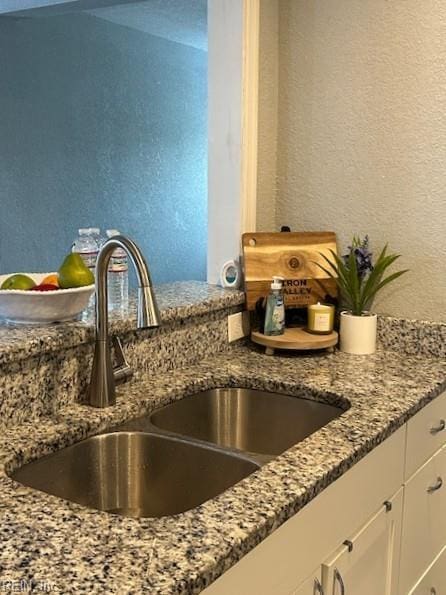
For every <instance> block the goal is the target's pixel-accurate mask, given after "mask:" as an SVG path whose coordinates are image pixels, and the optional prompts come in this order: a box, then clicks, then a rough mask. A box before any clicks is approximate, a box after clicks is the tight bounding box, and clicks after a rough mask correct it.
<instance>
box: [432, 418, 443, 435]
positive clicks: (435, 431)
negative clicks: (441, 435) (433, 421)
mask: <svg viewBox="0 0 446 595" xmlns="http://www.w3.org/2000/svg"><path fill="white" fill-rule="evenodd" d="M445 428H446V421H445V420H444V419H441V420H440V423H439V424H438V426H434V427H433V428H431V434H434V435H435V434H438V432H442V431H443V430H444V429H445Z"/></svg>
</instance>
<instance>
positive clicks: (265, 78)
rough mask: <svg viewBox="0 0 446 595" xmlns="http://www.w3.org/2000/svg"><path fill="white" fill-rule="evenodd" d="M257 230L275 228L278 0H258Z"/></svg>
mask: <svg viewBox="0 0 446 595" xmlns="http://www.w3.org/2000/svg"><path fill="white" fill-rule="evenodd" d="M259 54H260V55H259V68H260V73H259V137H258V146H259V149H258V164H257V172H258V173H257V188H258V191H257V229H258V230H259V231H275V230H276V195H277V132H278V115H279V103H278V101H279V10H278V0H261V2H260V47H259Z"/></svg>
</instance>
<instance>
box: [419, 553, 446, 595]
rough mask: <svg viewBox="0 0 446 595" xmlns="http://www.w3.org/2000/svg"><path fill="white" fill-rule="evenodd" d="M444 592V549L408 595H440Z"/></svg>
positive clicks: (445, 564) (445, 554) (445, 555)
mask: <svg viewBox="0 0 446 595" xmlns="http://www.w3.org/2000/svg"><path fill="white" fill-rule="evenodd" d="M445 592H446V547H445V548H444V549H443V551H442V552H441V554H440V555H439V556H438V558H437V559H436V560H435V562H434V563H433V564H432V566H431V567H430V568H429V570H428V571H427V572H426V574H425V575H424V576H423V578H422V579H421V580H420V582H419V583H418V584H417V585H416V587H415V588H414V589H413V590H412V591H411V592H410V595H442V594H443V593H445Z"/></svg>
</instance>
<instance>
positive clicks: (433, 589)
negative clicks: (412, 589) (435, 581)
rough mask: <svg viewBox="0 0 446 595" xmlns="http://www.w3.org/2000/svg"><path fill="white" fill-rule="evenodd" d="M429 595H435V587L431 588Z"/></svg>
mask: <svg viewBox="0 0 446 595" xmlns="http://www.w3.org/2000/svg"><path fill="white" fill-rule="evenodd" d="M431 595H437V589H436V588H435V587H431Z"/></svg>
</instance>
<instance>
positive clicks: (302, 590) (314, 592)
mask: <svg viewBox="0 0 446 595" xmlns="http://www.w3.org/2000/svg"><path fill="white" fill-rule="evenodd" d="M292 595H325V594H324V591H323V590H322V579H321V569H320V567H319V568H317V569H316V570H315V571H314V572H312V573H311V576H310V577H309V578H308V579H307V580H306V581H305V582H304V583H302V585H301V586H300V587H299V588H298V589H297V591H293V594H292Z"/></svg>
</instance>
